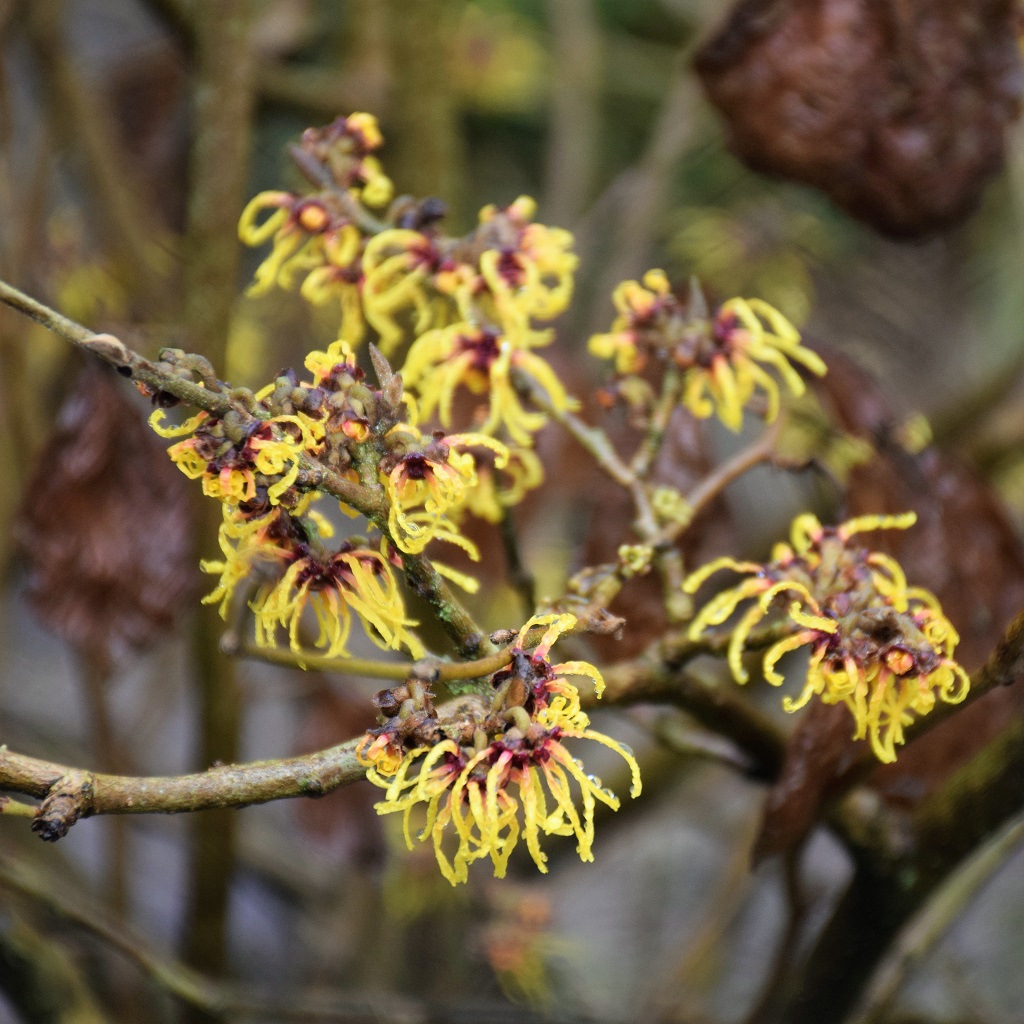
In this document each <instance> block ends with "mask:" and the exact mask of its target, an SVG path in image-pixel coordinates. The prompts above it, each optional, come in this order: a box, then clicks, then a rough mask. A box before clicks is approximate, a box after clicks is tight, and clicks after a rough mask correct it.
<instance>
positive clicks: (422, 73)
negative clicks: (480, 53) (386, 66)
mask: <svg viewBox="0 0 1024 1024" xmlns="http://www.w3.org/2000/svg"><path fill="white" fill-rule="evenodd" d="M385 6H386V10H387V23H388V36H389V43H390V51H391V68H392V75H391V95H390V99H389V104H388V116H387V119H386V120H387V125H388V128H389V138H390V139H391V140H392V141H391V142H389V144H388V167H389V168H390V171H391V173H392V175H393V177H394V180H395V181H400V182H401V183H402V187H403V189H405V190H407V191H409V192H411V193H412V194H413V195H419V196H425V195H437V196H439V197H440V198H441V199H443V200H444V201H445V202H446V203H447V204H448V205H449V207H450V208H451V209H452V211H453V213H454V215H455V219H456V221H457V220H458V218H459V215H460V212H461V211H460V210H459V209H458V206H459V203H460V202H461V201H462V200H463V197H464V196H465V195H466V183H465V181H464V180H463V179H464V154H463V152H462V134H461V131H460V127H459V112H458V103H457V99H456V95H455V76H454V75H453V74H452V68H453V66H454V55H453V53H452V48H453V46H454V40H455V31H454V29H455V27H456V26H455V25H454V24H453V23H454V22H455V20H456V19H457V18H458V16H459V14H460V13H461V10H462V7H463V5H462V3H461V2H459V0H385Z"/></svg>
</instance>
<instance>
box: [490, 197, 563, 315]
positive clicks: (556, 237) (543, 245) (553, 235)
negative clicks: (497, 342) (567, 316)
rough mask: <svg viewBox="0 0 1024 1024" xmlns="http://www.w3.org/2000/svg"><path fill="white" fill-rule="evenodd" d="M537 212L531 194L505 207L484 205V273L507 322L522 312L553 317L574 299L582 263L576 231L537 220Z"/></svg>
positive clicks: (523, 313) (500, 311)
mask: <svg viewBox="0 0 1024 1024" xmlns="http://www.w3.org/2000/svg"><path fill="white" fill-rule="evenodd" d="M536 212H537V204H536V203H535V202H534V201H533V199H531V198H530V197H529V196H520V197H519V198H518V199H517V200H516V201H515V202H514V203H512V204H511V205H509V206H507V207H505V208H504V209H501V208H499V207H496V206H486V207H484V209H483V210H481V211H480V227H479V228H478V229H477V232H476V238H477V241H478V243H479V244H480V246H481V247H482V248H483V249H484V251H483V253H482V255H481V256H480V274H481V276H482V277H483V279H484V281H485V282H486V284H487V287H488V288H489V290H490V293H491V296H492V297H493V300H494V303H495V305H496V307H497V308H498V311H499V316H498V319H499V321H500V322H502V323H506V322H514V321H515V320H516V319H517V318H518V317H520V316H522V317H524V318H532V319H536V320H553V319H554V318H555V317H556V316H558V315H559V314H561V313H564V312H565V310H566V309H567V308H568V307H569V303H570V301H571V300H572V292H573V284H574V278H575V273H576V267H577V265H578V264H579V258H578V257H577V256H576V254H575V253H573V252H572V247H573V237H572V234H571V233H570V232H568V231H565V230H564V229H562V228H552V227H548V226H547V225H545V224H536V223H533V218H534V216H535V214H536Z"/></svg>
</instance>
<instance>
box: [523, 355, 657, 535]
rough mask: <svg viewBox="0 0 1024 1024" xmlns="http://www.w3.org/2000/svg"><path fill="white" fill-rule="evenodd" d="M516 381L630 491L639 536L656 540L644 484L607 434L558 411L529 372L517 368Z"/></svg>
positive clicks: (527, 394) (563, 411) (655, 525)
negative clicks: (622, 457) (625, 461)
mask: <svg viewBox="0 0 1024 1024" xmlns="http://www.w3.org/2000/svg"><path fill="white" fill-rule="evenodd" d="M513 378H514V382H515V386H516V389H517V390H519V391H521V392H522V393H523V394H525V395H526V396H527V397H528V398H529V399H530V400H531V401H532V402H533V403H534V405H536V406H538V407H539V408H541V409H543V410H544V412H545V413H547V415H548V416H550V417H551V418H552V419H553V420H555V421H556V422H558V423H561V424H562V426H563V427H565V429H566V430H567V431H568V432H569V433H570V434H571V435H572V436H573V437H574V438H575V439H576V440H577V441H578V442H579V444H580V445H581V446H582V447H583V448H585V449H586V450H587V451H588V452H590V454H591V455H592V456H593V458H594V461H595V462H596V463H597V464H598V466H600V468H601V469H603V470H604V471H605V473H607V474H608V476H610V477H611V478H612V480H614V481H615V482H616V483H617V484H619V485H620V486H621V487H624V488H625V489H626V490H627V491H629V493H630V495H631V496H632V498H633V504H634V506H635V507H636V511H637V522H636V529H637V533H639V535H640V537H641V538H642V539H643V540H644V541H645V542H647V541H648V539H649V538H652V537H654V535H655V534H656V533H657V530H658V523H657V520H656V518H655V516H654V510H653V509H652V508H651V502H650V499H649V498H648V496H647V490H646V488H645V487H644V484H643V481H641V480H640V479H638V477H637V475H636V474H635V473H634V472H633V470H631V469H630V468H629V466H627V465H626V464H625V463H624V462H623V461H622V459H621V458H620V457H619V453H618V452H617V451H616V450H615V446H614V445H613V444H612V442H611V439H610V438H609V437H608V435H607V434H606V433H605V432H604V431H603V430H601V428H600V427H592V426H590V425H589V424H587V423H584V422H583V420H581V419H580V418H579V417H578V416H577V415H576V414H575V413H573V412H569V411H568V410H567V409H564V408H559V407H558V406H557V405H556V404H555V403H554V402H552V401H551V399H550V398H549V397H548V394H547V392H546V391H545V390H544V389H543V388H542V387H541V386H540V385H539V384H538V383H537V382H536V381H535V380H534V379H533V378H532V377H531V376H530V375H529V374H528V373H526V372H524V371H523V370H521V369H518V368H517V369H515V370H513Z"/></svg>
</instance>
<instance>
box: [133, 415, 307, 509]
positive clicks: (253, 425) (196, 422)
mask: <svg viewBox="0 0 1024 1024" xmlns="http://www.w3.org/2000/svg"><path fill="white" fill-rule="evenodd" d="M229 416H230V414H229ZM149 424H150V426H151V427H152V428H153V430H155V431H156V432H157V433H158V434H159V435H160V436H161V437H179V436H181V435H182V434H188V433H190V434H192V437H190V438H188V439H187V440H185V441H179V442H178V443H177V444H175V445H172V446H171V447H170V448H168V450H167V454H168V455H169V456H170V457H171V460H172V461H173V462H174V463H175V465H176V466H177V467H178V468H179V469H180V470H181V471H182V473H184V474H185V476H187V477H188V478H189V479H190V480H198V479H202V481H203V493H204V494H206V495H208V496H209V497H211V498H218V499H219V500H220V501H225V502H229V503H231V504H234V505H237V504H240V503H241V502H244V501H254V500H255V499H256V496H257V486H258V482H257V476H259V477H260V478H261V479H262V480H263V481H271V480H273V482H272V483H270V482H268V483H267V496H268V498H269V500H270V502H271V504H274V505H276V504H278V503H279V502H280V501H281V500H282V498H283V497H284V495H285V493H286V492H287V491H288V489H289V488H290V487H291V486H292V485H293V484H294V483H295V481H296V479H297V478H298V475H299V466H300V465H301V463H302V458H303V456H304V454H305V453H307V452H310V453H312V452H315V451H317V450H318V449H319V447H320V445H321V442H322V440H323V436H324V428H323V424H322V423H320V422H319V421H317V420H314V419H312V418H311V417H309V416H307V415H305V414H304V413H298V414H296V415H294V416H275V417H273V418H272V419H268V420H257V419H252V420H250V421H248V422H247V423H245V424H244V425H238V424H234V425H229V424H228V421H227V419H225V420H219V419H213V418H210V417H209V416H208V415H207V414H206V413H200V414H199V415H198V416H194V417H193V418H192V419H190V420H187V421H186V422H185V423H183V424H182V425H181V426H171V427H167V426H164V425H163V410H162V409H157V410H156V411H154V413H153V415H152V416H150V419H149Z"/></svg>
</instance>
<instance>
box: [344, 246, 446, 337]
mask: <svg viewBox="0 0 1024 1024" xmlns="http://www.w3.org/2000/svg"><path fill="white" fill-rule="evenodd" d="M449 265H450V262H449V261H446V258H445V256H444V255H443V254H442V253H441V251H440V250H439V249H438V247H437V244H436V242H435V241H434V239H433V238H431V237H430V236H429V235H426V234H423V233H422V232H420V231H412V230H408V229H406V228H392V229H389V230H387V231H382V232H381V233H380V234H379V235H376V236H374V237H373V238H371V239H370V240H369V241H368V242H367V243H366V249H365V251H364V252H363V310H364V312H365V314H366V319H367V321H368V322H369V323H370V325H371V326H372V327H373V329H374V330H375V331H377V333H378V334H379V335H380V348H381V351H382V352H383V353H384V354H385V355H390V354H391V353H392V352H393V351H394V350H395V349H396V348H397V347H398V346H399V345H400V344H401V342H402V339H403V338H404V337H405V332H406V322H407V321H408V320H409V318H410V316H411V327H412V331H413V333H414V334H415V335H419V334H422V333H423V332H424V331H426V330H429V329H430V328H431V327H436V326H441V325H443V324H445V323H447V322H448V321H449V319H450V317H451V315H452V313H453V307H452V303H451V301H450V300H449V299H447V298H445V297H444V296H443V295H440V294H439V293H438V292H437V290H436V289H435V287H434V284H433V278H434V275H435V274H437V272H438V271H439V270H441V269H443V268H444V267H446V266H449Z"/></svg>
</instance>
